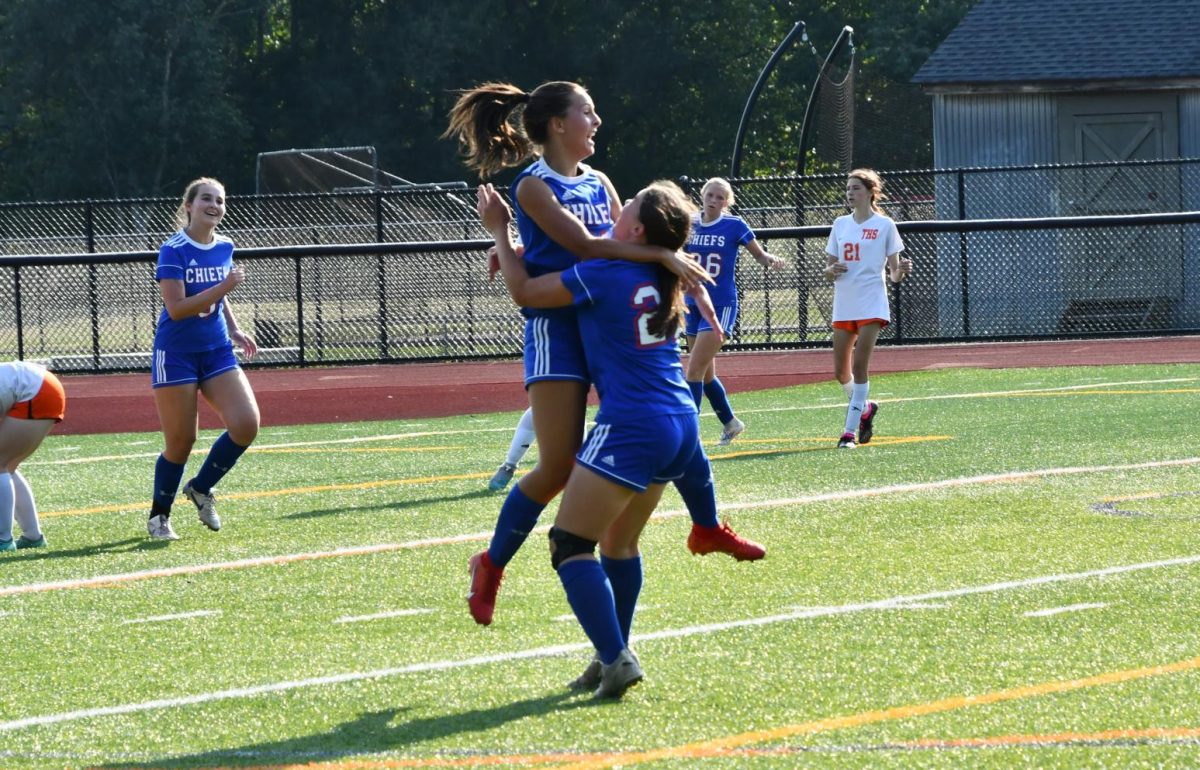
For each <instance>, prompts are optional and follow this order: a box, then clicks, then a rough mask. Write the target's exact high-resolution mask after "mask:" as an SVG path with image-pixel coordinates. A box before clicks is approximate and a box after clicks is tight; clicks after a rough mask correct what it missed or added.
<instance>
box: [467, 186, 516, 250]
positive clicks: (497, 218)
mask: <svg viewBox="0 0 1200 770" xmlns="http://www.w3.org/2000/svg"><path fill="white" fill-rule="evenodd" d="M475 198H476V209H477V210H478V211H479V219H480V221H481V222H482V223H483V227H484V229H485V230H487V231H488V232H489V233H491V234H492V236H493V237H495V238H500V237H504V238H507V237H508V224H509V222H512V210H510V209H509V208H508V204H507V203H505V202H504V199H503V198H501V197H500V193H498V192H496V188H495V187H493V186H492V185H490V184H481V185H479V189H478V190H476V191H475Z"/></svg>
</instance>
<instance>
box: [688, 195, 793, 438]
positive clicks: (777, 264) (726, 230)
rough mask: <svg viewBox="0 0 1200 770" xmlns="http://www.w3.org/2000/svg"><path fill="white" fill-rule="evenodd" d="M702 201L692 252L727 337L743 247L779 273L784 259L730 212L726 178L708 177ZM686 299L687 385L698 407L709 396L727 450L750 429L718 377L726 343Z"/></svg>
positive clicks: (734, 315)
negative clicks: (705, 274)
mask: <svg viewBox="0 0 1200 770" xmlns="http://www.w3.org/2000/svg"><path fill="white" fill-rule="evenodd" d="M700 198H701V200H702V202H703V208H702V209H701V211H700V213H699V214H697V216H696V219H695V221H694V222H693V223H692V235H691V237H690V238H689V239H688V245H687V250H688V251H689V252H691V253H692V254H696V255H698V256H699V257H700V264H701V265H702V266H703V267H704V268H705V269H706V270H707V271H708V272H709V274H710V275H711V276H712V277H713V278H714V279H715V281H716V284H715V285H714V286H711V287H709V289H708V293H709V296H711V297H712V303H713V305H714V306H715V307H716V312H717V318H719V319H720V321H721V326H722V327H723V328H724V329H725V331H726V333H728V332H730V331H732V330H733V325H734V324H735V323H736V322H737V314H738V298H737V283H736V278H735V273H736V270H737V259H738V250H739V248H740V247H742V246H745V247H746V250H747V251H749V252H750V255H751V256H752V257H754V259H755V260H757V261H758V263H759V264H760V265H763V266H764V267H770V268H772V269H774V270H779V269H780V268H782V267H783V265H784V261H783V258H781V257H777V256H775V255H774V254H771V253H769V252H767V251H766V250H765V249H763V247H762V245H761V244H760V243H759V242H758V241H757V240H756V239H755V237H754V231H753V230H751V229H750V226H749V225H748V224H746V220H744V219H742V218H741V217H739V216H736V215H734V214H730V213H729V207H730V206H732V205H733V202H734V197H733V188H732V187H730V185H729V182H727V181H725V180H724V179H722V178H721V177H713V178H712V179H709V180H708V181H707V182H705V183H704V187H703V188H701V190H700ZM684 301H685V302H686V303H687V306H688V314H687V330H686V334H687V343H688V364H687V383H688V387H689V388H691V390H692V396H693V397H694V398H695V399H696V406H699V405H700V402H701V398H702V396H707V397H708V403H709V404H710V405H711V406H712V408H713V411H714V412H716V414H717V419H719V420H720V421H721V425H722V426H724V429H723V430H722V432H721V439H720V441H718V442H717V443H718V444H720V445H721V446H725V445H727V444H729V442H731V441H733V440H734V439H735V438H737V437H738V435H740V434H741V432H742V431H744V430H745V429H746V425H745V424H744V423H743V422H742V421H741V420H739V419H738V418H737V417H736V416H735V415H734V413H733V407H732V406H730V404H729V397H728V396H727V395H726V393H725V386H724V385H722V384H721V380H720V379H719V378H718V377H717V364H716V360H715V359H716V356H717V352H718V351H720V349H721V345H722V344H724V338H723V337H722V336H720V335H717V334H714V333H713V328H712V325H711V324H709V323H708V321H706V320H704V318H702V317H701V315H700V313H699V312H698V311H697V309H696V301H695V300H694V299H692V298H691V297H690V296H689V297H686V298H685V299H684Z"/></svg>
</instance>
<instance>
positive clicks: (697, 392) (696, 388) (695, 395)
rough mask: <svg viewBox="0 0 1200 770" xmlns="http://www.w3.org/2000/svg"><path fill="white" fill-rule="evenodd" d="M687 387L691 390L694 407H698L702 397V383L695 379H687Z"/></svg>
mask: <svg viewBox="0 0 1200 770" xmlns="http://www.w3.org/2000/svg"><path fill="white" fill-rule="evenodd" d="M687 384H688V389H689V390H691V391H692V400H693V401H695V402H696V408H697V409H699V408H700V401H701V400H702V399H703V398H704V383H703V382H700V381H697V382H692V381H691V380H688V381H687Z"/></svg>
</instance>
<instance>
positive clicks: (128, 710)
mask: <svg viewBox="0 0 1200 770" xmlns="http://www.w3.org/2000/svg"><path fill="white" fill-rule="evenodd" d="M1197 563H1200V555H1198V556H1184V557H1180V558H1177V559H1163V560H1161V561H1150V562H1142V563H1140V564H1125V565H1120V566H1116V567H1105V568H1103V569H1095V570H1088V571H1086V572H1070V573H1062V574H1055V575H1042V576H1039V577H1033V578H1025V579H1021V580H1007V581H1003V582H1000V583H988V584H986V585H979V586H966V587H963V588H953V589H950V590H946V591H931V592H929V593H923V594H912V595H908V596H894V597H891V598H889V599H878V600H875V601H868V602H857V603H854V604H843V605H840V606H833V607H813V608H810V609H801V610H797V611H795V612H789V613H783V614H779V615H768V616H766V617H759V618H746V619H743V620H734V621H729V622H726V623H708V624H705V625H699V626H686V627H684V628H673V629H664V630H662V631H655V632H652V633H648V634H635V635H634V637H633V639H632V640H631V641H637V642H647V641H652V640H657V639H678V638H681V637H687V636H697V635H701V634H712V633H718V632H721V631H728V630H732V629H737V628H756V627H760V626H768V625H774V624H776V623H787V622H792V621H796V620H804V619H806V618H816V617H827V616H831V615H845V614H849V613H852V612H862V611H864V610H875V609H892V608H894V607H897V606H907V605H912V604H920V603H923V602H928V601H936V600H939V599H950V598H954V597H959V596H972V595H978V594H987V593H999V592H1001V591H1013V590H1018V589H1022V588H1031V587H1035V586H1043V585H1050V584H1053V583H1066V582H1073V581H1080V580H1093V579H1096V578H1105V577H1111V576H1113V575H1122V574H1128V573H1132V572H1140V571H1145V570H1153V569H1161V568H1163V567H1178V566H1187V565H1191V564H1197ZM591 648H592V645H591V643H590V642H581V643H576V644H559V645H554V646H549V647H536V648H533V649H529V650H517V651H514V652H506V653H499V654H496V655H482V656H476V657H471V658H461V659H458V660H438V661H429V662H425V663H411V664H409V665H407V666H396V667H394V668H381V669H374V670H371V671H348V672H346V673H342V674H330V675H327V676H318V677H311V678H308V679H293V680H288V681H283V682H270V683H267V684H260V685H255V686H253V687H239V688H235V689H229V690H217V691H215V692H207V693H197V694H196V695H187V696H183V697H178V698H160V699H156V700H150V701H142V702H141V703H125V704H121V705H117V706H101V707H97V708H88V709H79V710H77V711H65V712H60V713H57V714H44V715H41V716H31V717H24V718H22V719H13V720H9V721H7V722H0V732H12V731H15V730H23V729H26V728H29V727H38V726H43V725H52V724H60V723H63V722H74V721H78V720H81V719H93V718H96V717H105V716H114V715H118V714H134V713H139V712H145V711H156V710H159V709H168V708H178V707H180V706H192V705H196V704H200V703H212V702H214V701H222V700H232V699H235V698H254V697H257V696H260V695H267V694H270V693H276V692H289V691H292V690H299V689H304V688H309V687H320V686H324V685H331V684H345V683H348V682H360V681H363V680H366V679H381V678H385V677H394V676H402V675H404V674H419V673H426V672H430V671H451V670H455V669H463V668H471V667H474V666H484V665H490V664H493V663H507V662H510V661H515V660H528V659H530V658H548V657H553V656H557V655H566V654H569V653H577V652H584V651H587V650H590V649H591Z"/></svg>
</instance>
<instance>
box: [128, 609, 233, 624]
mask: <svg viewBox="0 0 1200 770" xmlns="http://www.w3.org/2000/svg"><path fill="white" fill-rule="evenodd" d="M220 614H221V611H220V610H196V611H195V612H179V613H176V614H174V615H152V616H150V617H147V618H131V619H130V620H122V621H121V625H123V626H124V625H128V624H130V623H165V622H167V621H170V620H186V619H187V618H202V617H207V616H209V615H220Z"/></svg>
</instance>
